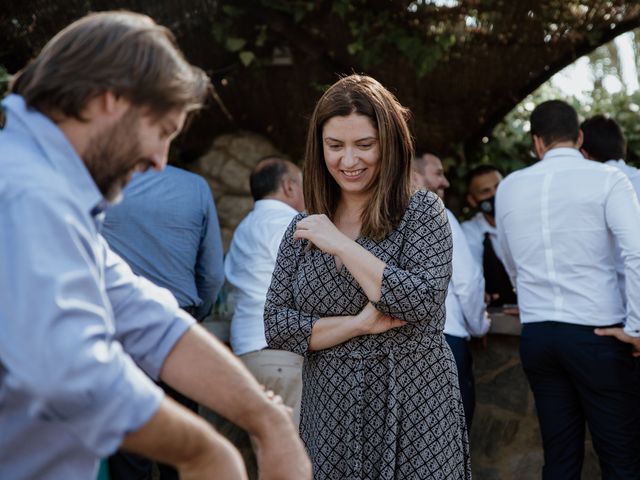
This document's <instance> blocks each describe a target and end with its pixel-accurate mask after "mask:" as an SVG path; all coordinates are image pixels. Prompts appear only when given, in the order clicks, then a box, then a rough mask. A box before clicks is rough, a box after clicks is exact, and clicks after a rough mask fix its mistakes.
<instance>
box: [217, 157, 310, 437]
mask: <svg viewBox="0 0 640 480" xmlns="http://www.w3.org/2000/svg"><path fill="white" fill-rule="evenodd" d="M249 184H250V188H251V195H252V197H253V200H254V202H255V203H254V206H253V210H251V212H249V214H248V215H247V216H246V217H245V218H244V219H243V220H242V221H241V222H240V224H239V225H238V227H237V228H236V230H235V231H234V233H233V238H232V240H231V245H230V247H229V252H228V253H227V257H226V258H225V262H224V269H225V274H226V277H227V281H228V282H229V283H230V284H231V285H232V286H233V288H234V295H235V310H234V312H233V318H232V319H231V338H230V340H231V348H232V349H233V353H235V354H236V355H238V356H239V357H240V360H242V361H243V362H244V364H245V365H246V366H247V368H248V369H249V371H250V372H251V373H253V375H254V376H255V377H256V379H257V380H258V382H260V383H261V384H262V385H264V386H265V387H266V388H268V389H270V390H273V391H274V392H275V393H277V394H278V395H280V396H281V397H282V399H283V400H284V403H285V404H286V405H288V406H290V407H291V408H292V409H293V412H294V421H295V423H296V425H297V424H299V419H300V398H301V395H302V356H301V355H298V354H296V353H292V352H289V351H286V350H274V349H270V348H268V347H267V340H266V338H265V335H264V302H265V299H266V297H267V290H268V289H269V284H270V283H271V275H272V273H273V269H274V267H275V265H276V257H277V255H278V247H279V246H280V241H281V240H282V236H283V235H284V232H285V231H286V229H287V227H288V226H289V224H290V223H291V220H292V219H293V217H295V216H296V215H297V214H298V213H300V212H302V211H303V210H304V195H303V193H302V171H301V170H300V168H298V167H297V166H296V165H295V164H293V163H292V162H290V161H288V160H284V159H282V158H279V157H276V156H271V157H266V158H263V159H261V160H260V161H259V162H258V163H257V164H256V166H255V167H254V169H253V171H252V172H251V176H250V178H249Z"/></svg>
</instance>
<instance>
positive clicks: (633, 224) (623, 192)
mask: <svg viewBox="0 0 640 480" xmlns="http://www.w3.org/2000/svg"><path fill="white" fill-rule="evenodd" d="M496 212H497V218H496V221H497V226H498V239H499V241H500V243H501V245H502V249H503V255H504V264H505V268H506V269H507V272H508V273H509V275H510V276H511V280H512V282H513V284H514V285H516V289H517V292H518V304H519V307H520V319H521V320H522V322H523V323H528V322H541V321H547V320H551V321H558V322H566V323H573V324H582V325H593V326H603V325H610V324H615V323H619V322H623V321H625V317H626V326H625V331H626V332H627V333H629V334H630V335H634V336H640V295H638V292H640V204H639V203H638V199H637V197H636V195H635V194H634V192H633V187H632V186H631V182H630V181H629V179H628V178H627V177H626V176H625V175H624V174H623V173H622V172H620V171H619V170H617V169H615V168H612V167H610V166H607V165H603V164H600V163H597V162H593V161H589V160H585V159H584V158H583V157H582V155H580V153H579V152H578V151H577V150H575V149H573V148H555V149H552V150H550V151H549V152H547V154H546V155H545V156H544V158H543V160H542V161H540V162H538V163H536V164H535V165H533V166H531V167H528V168H525V169H523V170H520V171H517V172H515V173H513V174H511V175H509V176H508V177H507V178H506V179H505V180H503V181H502V182H501V183H500V185H499V186H498V193H497V195H496ZM616 240H617V241H618V243H619V245H620V248H621V251H622V257H623V258H624V263H625V273H626V280H627V292H634V293H633V294H632V295H629V293H627V312H626V313H625V308H624V302H623V298H622V294H621V291H620V289H619V286H618V281H617V275H616V268H615V241H616Z"/></svg>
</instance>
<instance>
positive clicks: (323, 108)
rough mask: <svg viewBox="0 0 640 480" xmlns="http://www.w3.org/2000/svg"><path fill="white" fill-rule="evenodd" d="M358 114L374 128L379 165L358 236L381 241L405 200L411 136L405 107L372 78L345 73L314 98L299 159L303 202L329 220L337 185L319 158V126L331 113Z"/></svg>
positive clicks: (400, 213) (336, 198) (397, 219)
mask: <svg viewBox="0 0 640 480" xmlns="http://www.w3.org/2000/svg"><path fill="white" fill-rule="evenodd" d="M352 113H356V114H358V115H364V116H366V117H368V118H369V119H370V120H371V123H372V124H373V126H374V127H375V128H376V130H377V131H378V141H379V145H380V169H379V171H378V178H377V179H375V180H374V184H373V186H372V188H373V191H372V195H371V200H370V202H369V207H368V208H367V209H366V210H365V211H364V212H362V229H361V232H360V233H361V235H363V236H365V237H369V238H372V239H374V240H377V241H379V240H381V239H383V238H384V237H386V236H387V235H389V234H390V233H391V232H392V231H393V229H394V228H396V227H397V226H398V224H399V223H400V220H402V216H403V214H404V212H405V210H406V208H407V205H408V204H409V200H410V198H411V159H412V157H413V139H412V137H411V133H410V132H409V127H408V125H407V120H408V118H409V115H410V113H409V110H408V109H407V108H405V107H403V106H402V105H400V102H398V100H397V99H396V97H395V96H394V95H393V94H392V93H391V92H389V91H388V90H387V89H386V88H384V87H383V86H382V85H381V84H380V83H379V82H378V81H377V80H375V79H373V78H371V77H367V76H362V75H349V76H347V77H343V78H341V79H340V80H338V81H337V82H336V83H335V84H333V85H332V86H331V87H330V88H329V89H328V90H327V91H326V92H325V93H324V95H322V97H321V98H320V100H319V101H318V103H317V105H316V108H315V110H314V111H313V114H312V116H311V119H310V121H309V133H308V136H307V146H306V153H305V162H304V174H303V178H304V200H305V205H306V206H307V211H308V212H309V213H310V214H325V215H327V216H328V217H329V218H330V219H332V220H333V219H334V215H335V212H336V208H337V206H338V202H339V200H340V187H339V185H338V184H337V183H336V181H335V180H334V179H333V177H332V176H331V174H330V173H329V170H328V169H327V167H326V165H325V161H324V154H323V148H322V147H323V145H322V130H323V128H324V125H325V124H326V122H327V121H328V120H330V119H331V118H333V117H336V116H340V117H346V116H349V115H351V114H352Z"/></svg>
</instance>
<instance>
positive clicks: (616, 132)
mask: <svg viewBox="0 0 640 480" xmlns="http://www.w3.org/2000/svg"><path fill="white" fill-rule="evenodd" d="M580 129H581V130H582V133H583V135H584V141H583V143H582V148H580V151H581V152H582V155H584V158H588V159H589V160H595V161H596V162H600V163H604V164H605V165H611V166H612V167H616V168H617V169H618V170H620V171H622V172H623V173H624V174H625V175H626V176H627V177H629V180H631V183H632V185H633V186H634V189H635V191H636V194H637V195H638V196H639V197H640V175H639V172H640V170H638V169H637V168H636V167H633V166H631V165H627V163H626V162H625V161H624V157H625V156H626V153H627V140H626V139H625V138H624V134H623V133H622V129H621V128H620V126H619V125H618V124H617V123H616V121H615V120H614V119H613V118H608V117H605V116H604V115H595V116H593V117H591V118H588V119H587V120H585V121H584V122H582V124H581V125H580Z"/></svg>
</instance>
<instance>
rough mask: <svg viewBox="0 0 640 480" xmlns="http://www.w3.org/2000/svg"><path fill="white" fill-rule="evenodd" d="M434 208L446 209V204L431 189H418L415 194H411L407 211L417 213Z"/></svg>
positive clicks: (411, 213) (410, 213)
mask: <svg viewBox="0 0 640 480" xmlns="http://www.w3.org/2000/svg"><path fill="white" fill-rule="evenodd" d="M434 209H435V210H444V205H443V203H442V200H440V197H438V195H436V194H435V193H433V192H431V191H429V190H425V189H420V190H416V191H415V192H414V193H413V195H411V200H410V201H409V206H408V207H407V212H406V213H407V214H409V215H415V214H422V213H425V212H430V211H433V210H434Z"/></svg>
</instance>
